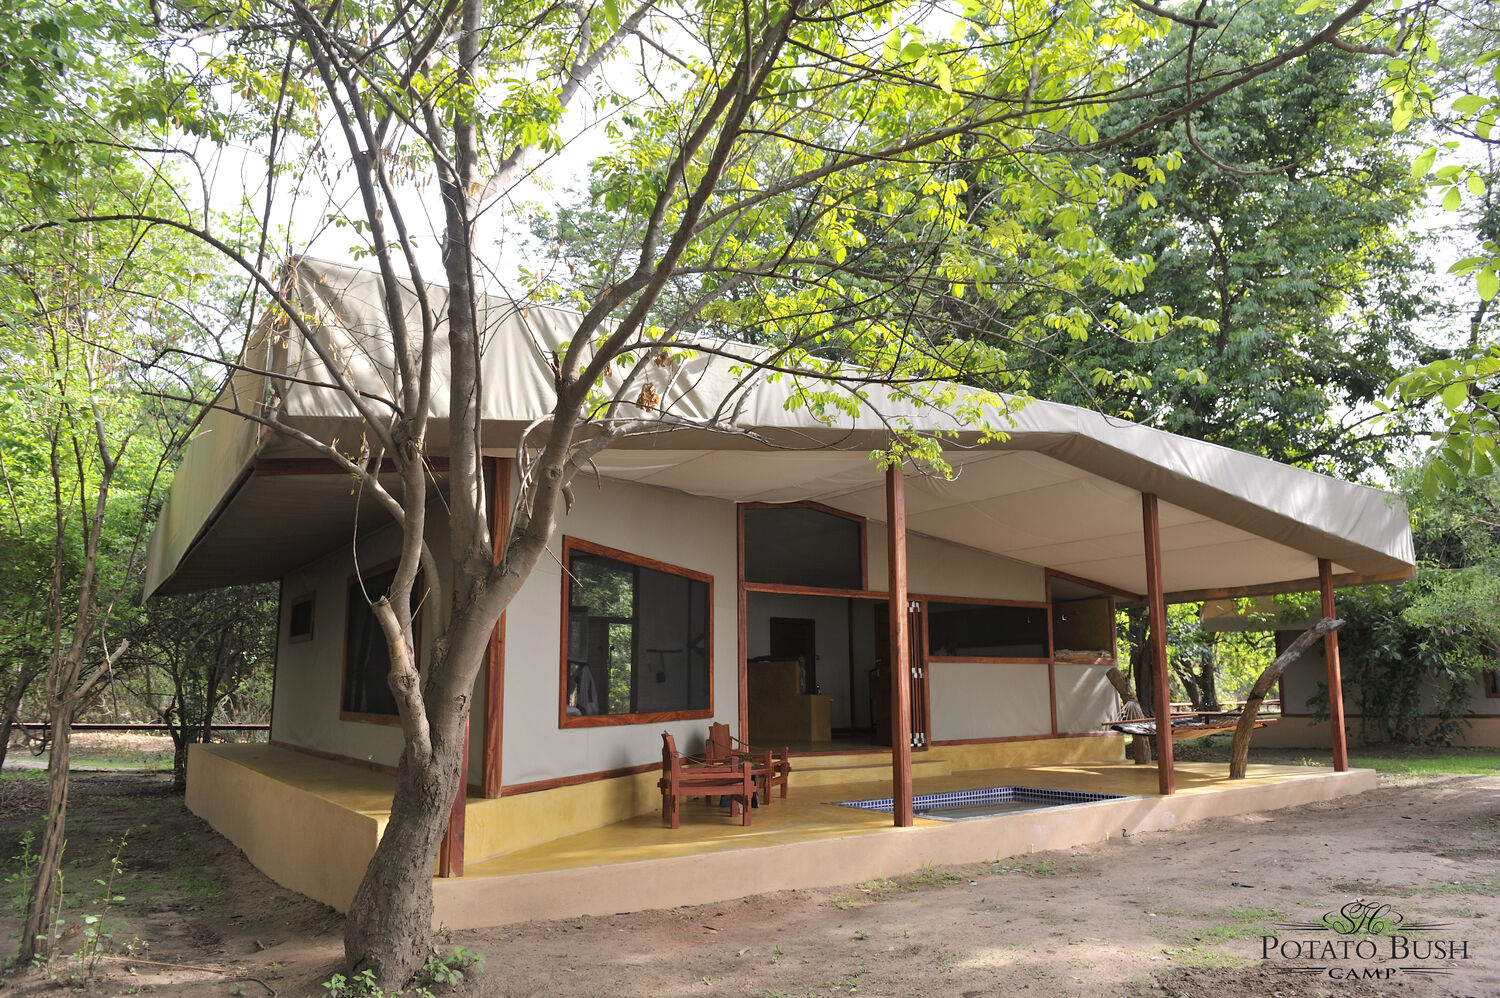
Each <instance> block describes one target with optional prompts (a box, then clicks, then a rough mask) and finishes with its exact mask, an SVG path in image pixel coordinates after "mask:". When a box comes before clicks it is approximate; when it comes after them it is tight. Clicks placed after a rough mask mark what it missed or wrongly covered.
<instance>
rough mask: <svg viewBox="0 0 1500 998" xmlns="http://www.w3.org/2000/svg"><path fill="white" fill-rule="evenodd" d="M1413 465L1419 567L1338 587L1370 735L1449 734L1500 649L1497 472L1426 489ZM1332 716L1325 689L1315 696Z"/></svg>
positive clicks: (1349, 663) (1351, 671) (1409, 476)
mask: <svg viewBox="0 0 1500 998" xmlns="http://www.w3.org/2000/svg"><path fill="white" fill-rule="evenodd" d="M1425 474H1426V473H1425V471H1424V469H1422V468H1420V467H1418V468H1412V469H1408V470H1407V471H1406V472H1405V473H1404V474H1403V476H1402V478H1401V480H1400V481H1401V486H1402V491H1403V493H1404V494H1405V496H1406V498H1407V501H1408V503H1409V504H1410V505H1411V508H1412V520H1413V536H1414V539H1415V541H1416V547H1417V559H1418V564H1417V577H1416V578H1415V579H1413V580H1412V581H1410V582H1407V583H1404V584H1402V585H1400V586H1392V587H1385V586H1376V587H1371V588H1369V589H1357V590H1348V591H1341V592H1340V593H1339V615H1340V616H1341V617H1344V618H1346V619H1347V621H1348V623H1347V624H1346V625H1345V627H1344V629H1343V630H1342V631H1341V632H1340V642H1341V644H1343V645H1344V646H1346V648H1347V654H1346V655H1345V656H1343V658H1342V662H1343V664H1344V677H1345V679H1346V681H1347V682H1348V683H1349V684H1351V685H1352V686H1355V687H1357V689H1358V691H1359V694H1358V695H1359V705H1360V713H1361V722H1360V723H1361V725H1362V726H1363V728H1364V733H1365V736H1366V737H1372V736H1373V737H1374V738H1377V739H1381V740H1385V741H1392V742H1405V743H1416V744H1452V743H1453V742H1454V741H1455V740H1457V739H1459V738H1461V737H1462V731H1463V723H1464V722H1463V719H1462V714H1463V712H1464V711H1465V710H1466V709H1467V706H1468V700H1469V697H1470V696H1471V695H1472V694H1473V689H1474V682H1475V679H1476V677H1477V676H1478V674H1479V671H1480V670H1481V669H1486V668H1493V667H1494V664H1495V657H1496V649H1500V618H1497V617H1496V615H1495V607H1496V605H1497V602H1500V480H1497V479H1496V478H1495V477H1493V476H1484V477H1476V476H1464V477H1462V478H1458V479H1456V481H1455V484H1454V486H1453V487H1451V488H1444V489H1441V490H1438V491H1437V492H1435V493H1433V494H1431V495H1428V494H1427V493H1425V492H1424V491H1423V490H1422V489H1421V487H1420V483H1421V481H1422V479H1423V478H1424V476H1425ZM1313 702H1314V704H1315V706H1316V707H1317V709H1318V710H1319V711H1320V712H1322V714H1323V715H1324V716H1326V711H1327V689H1326V687H1325V688H1322V689H1321V690H1320V693H1319V695H1318V696H1317V697H1316V698H1315V699H1314V701H1313Z"/></svg>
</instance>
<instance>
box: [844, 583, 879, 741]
mask: <svg viewBox="0 0 1500 998" xmlns="http://www.w3.org/2000/svg"><path fill="white" fill-rule="evenodd" d="M850 602H851V603H853V605H854V646H853V648H852V649H851V650H852V651H853V654H854V689H853V690H852V691H851V693H850V698H849V702H850V704H851V706H852V707H853V715H854V716H853V721H852V724H851V726H852V727H855V728H873V727H875V721H874V718H873V716H872V713H871V708H870V670H871V669H873V668H874V667H875V601H874V600H868V599H857V600H851V601H850Z"/></svg>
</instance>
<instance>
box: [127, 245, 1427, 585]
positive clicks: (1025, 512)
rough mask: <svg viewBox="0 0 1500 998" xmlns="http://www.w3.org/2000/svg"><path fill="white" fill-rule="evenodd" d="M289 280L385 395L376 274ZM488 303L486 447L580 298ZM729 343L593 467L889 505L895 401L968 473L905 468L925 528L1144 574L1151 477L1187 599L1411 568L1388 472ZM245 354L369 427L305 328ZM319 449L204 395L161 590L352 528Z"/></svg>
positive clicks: (920, 529) (439, 396)
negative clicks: (813, 381) (564, 306)
mask: <svg viewBox="0 0 1500 998" xmlns="http://www.w3.org/2000/svg"><path fill="white" fill-rule="evenodd" d="M296 287H297V293H298V296H299V298H300V300H301V303H302V305H303V307H304V309H305V310H306V311H307V312H309V313H311V314H312V315H313V316H314V319H315V322H316V329H317V333H318V335H319V336H320V337H321V338H322V339H323V342H324V343H326V344H327V345H328V348H329V350H330V351H331V352H332V353H333V354H334V355H335V356H336V357H338V358H339V359H340V361H341V364H342V366H343V369H344V370H345V371H347V372H348V375H349V376H350V377H351V379H353V380H354V382H355V383H356V384H357V385H358V386H359V387H360V389H361V390H362V391H365V392H367V393H369V394H371V395H374V396H381V395H384V396H385V397H392V395H393V393H392V392H391V391H390V390H389V387H388V386H389V385H390V384H392V382H393V378H392V376H391V374H390V372H391V369H392V367H393V364H392V361H391V346H390V336H389V333H388V331H387V329H386V320H385V316H384V312H383V311H382V309H381V307H380V304H379V303H380V297H379V288H378V279H377V277H376V275H374V274H372V273H369V272H367V271H361V270H353V269H348V268H343V267H339V266H335V265H331V264H325V263H320V262H316V261H303V262H301V263H300V264H299V265H298V267H297V271H296ZM487 304H488V308H487V311H486V313H485V315H484V317H483V319H484V323H485V333H484V344H483V353H482V361H481V368H482V399H481V419H482V423H481V436H482V441H483V446H484V447H485V449H486V451H487V452H490V453H496V454H505V453H513V452H514V448H515V446H516V442H517V439H518V437H519V434H520V433H521V431H522V429H523V428H524V427H525V426H526V425H527V424H529V423H530V422H531V421H532V420H534V419H535V418H537V417H538V416H539V415H541V414H543V413H545V412H547V411H548V410H549V409H550V408H551V405H552V401H553V386H552V378H553V375H552V370H551V366H550V359H551V357H552V356H553V355H554V354H555V352H556V351H558V350H559V349H560V348H561V347H562V346H563V344H564V343H566V342H567V341H568V339H569V337H570V335H571V331H572V330H573V329H574V328H576V324H577V319H578V316H577V315H576V314H575V313H572V312H568V311H565V310H561V309H554V308H546V307H540V306H530V305H523V304H519V303H515V302H511V301H508V300H504V299H489V300H488V303H487ZM415 317H416V316H415V305H414V304H413V308H412V318H413V319H415ZM715 348H716V349H717V350H719V351H721V353H720V354H719V355H706V354H700V355H697V356H695V357H693V358H692V359H688V360H685V361H683V362H681V363H678V364H673V365H668V366H665V367H662V368H660V369H658V370H657V371H654V372H653V373H654V375H655V376H656V378H657V387H658V390H659V392H660V395H661V398H662V400H663V401H662V407H663V409H664V410H666V411H669V412H672V413H676V414H679V415H683V416H686V417H691V418H692V419H694V420H707V419H711V418H712V419H716V420H717V422H718V423H719V424H720V426H719V428H718V429H717V430H714V431H710V430H704V429H679V430H674V431H672V432H664V433H660V434H653V435H650V436H645V437H640V438H635V439H632V440H629V441H627V442H626V443H624V444H623V445H620V446H617V447H614V448H611V449H610V450H607V451H606V452H604V453H603V454H602V455H600V457H599V458H598V459H597V460H596V462H595V463H596V464H597V466H598V469H599V472H600V474H603V475H605V476H607V477H610V478H618V479H624V480H628V481H634V482H640V483H643V484H648V485H653V486H657V487H661V488H668V489H675V490H678V491H681V492H686V493H690V494H693V495H699V496H707V497H712V498H716V499H722V500H726V501H762V502H788V501H795V500H807V499H812V500H817V501H820V502H824V503H827V504H829V505H831V506H836V507H838V508H840V509H844V510H848V511H849V512H852V513H857V514H861V515H864V516H868V517H870V518H871V519H875V520H880V519H883V517H884V515H885V499H884V491H883V486H882V476H881V473H880V471H879V469H878V468H877V467H876V465H875V464H874V463H873V462H872V461H871V460H870V459H869V452H870V450H871V449H872V448H875V447H879V446H882V445H883V444H884V443H885V442H886V440H887V430H886V422H885V419H888V418H890V417H893V416H899V417H904V418H905V419H907V420H908V421H910V423H911V424H912V425H913V426H916V427H920V428H924V429H927V430H931V431H934V432H942V433H944V434H951V437H950V438H948V440H949V442H948V443H946V444H945V447H946V448H947V450H946V457H947V459H948V460H949V462H950V463H951V464H952V465H953V468H954V470H955V472H956V474H955V476H954V477H953V479H952V480H942V479H940V478H937V477H933V476H924V475H918V474H912V475H911V476H910V477H909V478H908V485H907V523H908V529H909V530H911V531H913V532H916V533H921V534H927V535H930V536H933V537H939V538H943V539H946V540H950V541H954V542H956V543H959V544H965V545H968V546H971V547H974V548H978V549H980V550H984V551H989V552H992V553H995V554H999V555H1004V556H1006V557H1009V558H1014V559H1017V560H1020V561H1023V562H1028V563H1030V564H1034V565H1038V566H1043V567H1046V568H1051V569H1054V570H1058V571H1062V572H1067V573H1070V574H1072V575H1077V576H1080V577H1083V578H1087V579H1092V580H1095V581H1097V582H1100V583H1103V584H1105V585H1107V586H1110V587H1113V588H1116V589H1119V590H1122V591H1124V592H1128V593H1142V592H1144V591H1145V588H1146V580H1145V562H1144V556H1143V542H1142V521H1141V494H1142V493H1153V494H1155V495H1156V496H1157V497H1158V498H1159V500H1160V516H1161V545H1162V558H1163V582H1164V586H1165V588H1166V590H1167V592H1168V593H1169V594H1171V595H1172V596H1173V597H1175V598H1178V599H1186V598H1193V597H1195V596H1196V597H1202V596H1224V595H1237V594H1251V593H1261V592H1276V591H1295V590H1303V589H1313V588H1316V578H1317V574H1318V559H1320V558H1328V559H1330V561H1331V562H1332V563H1333V571H1334V574H1335V577H1336V580H1337V581H1339V582H1340V584H1354V583H1361V582H1370V581H1383V580H1390V579H1396V578H1405V577H1407V576H1409V575H1410V574H1411V571H1412V565H1413V552H1412V540H1411V526H1410V520H1409V517H1408V515H1407V512H1406V510H1405V508H1404V507H1403V506H1402V505H1401V503H1400V502H1399V501H1398V500H1396V499H1395V498H1394V497H1392V496H1390V495H1388V494H1386V493H1384V492H1382V491H1380V490H1378V489H1373V488H1369V487H1366V486H1361V485H1354V484H1351V483H1348V482H1343V481H1339V480H1337V479H1334V478H1330V477H1328V476H1325V475H1320V474H1316V473H1314V472H1310V471H1306V470H1303V469H1300V468H1292V467H1288V466H1285V465H1281V464H1277V463H1275V462H1273V461H1268V460H1266V459H1264V458H1260V457H1256V456H1254V455H1250V454H1244V453H1241V452H1238V451H1234V450H1230V449H1228V448H1225V447H1220V446H1217V445H1215V444H1209V443H1204V442H1202V441H1198V440H1191V439H1188V438H1186V437H1180V436H1176V435H1173V434H1170V433H1166V432H1163V431H1160V430H1155V429H1151V428H1149V427H1144V426H1139V425H1136V424H1133V423H1129V422H1126V421H1124V420H1119V419H1113V418H1110V417H1106V416H1101V415H1100V414H1098V413H1095V412H1090V411H1087V410H1083V409H1078V408H1074V407H1071V406H1064V405H1057V404H1053V403H1047V402H1032V403H1030V404H1029V405H1027V406H1025V407H1024V408H1023V409H1021V410H1020V412H1019V413H1017V414H1016V415H1015V416H1014V417H1013V420H1012V418H1011V417H1007V416H1005V415H1004V414H1001V413H997V412H993V411H991V412H990V421H991V425H993V426H996V427H999V428H1003V429H1005V430H1006V433H1007V435H1006V438H1005V439H1004V440H990V441H985V440H983V439H982V437H983V436H984V434H983V433H982V432H981V431H980V429H978V428H975V427H972V426H967V425H964V424H963V423H961V422H960V421H959V420H958V419H957V418H956V417H955V416H954V415H952V412H953V407H951V406H948V407H945V408H944V409H943V410H939V409H937V408H932V407H924V406H921V405H919V404H916V403H913V402H911V401H908V400H893V399H891V398H889V397H888V396H884V395H882V394H881V393H878V392H877V393H874V398H873V400H872V405H871V408H869V409H867V410H865V411H863V412H862V413H861V414H860V415H859V416H857V417H850V416H840V417H839V418H838V419H837V421H835V422H831V423H824V422H819V421H818V420H817V419H815V418H813V416H811V415H810V414H809V413H808V412H807V411H806V409H805V408H804V407H802V406H798V405H788V402H789V400H790V399H791V397H792V393H793V392H794V391H795V386H794V384H793V383H792V381H791V379H789V378H787V379H782V380H779V381H771V380H768V379H766V378H764V377H759V376H756V377H750V378H742V376H741V373H740V372H738V371H736V369H735V365H734V363H733V359H732V356H731V357H725V356H723V355H722V352H723V351H727V352H729V353H730V354H731V355H734V354H738V355H740V356H744V355H745V353H744V351H745V349H746V348H744V347H742V346H736V345H732V344H715ZM244 363H245V365H246V366H248V367H251V368H254V369H256V370H264V371H267V372H269V377H262V376H259V375H255V374H251V373H246V372H241V373H240V374H238V375H236V377H235V378H234V379H233V380H232V381H231V383H230V384H229V385H228V386H226V389H225V395H224V396H221V398H223V399H225V400H226V401H228V399H229V396H231V395H232V396H233V398H234V399H236V400H237V401H238V404H239V405H241V406H244V405H247V404H263V403H265V402H266V400H267V399H268V398H269V397H270V388H271V386H272V385H274V387H275V395H276V397H277V399H278V404H279V407H280V414H281V418H282V419H283V420H284V421H286V422H287V423H289V424H292V425H295V426H297V427H298V428H300V429H302V430H305V431H306V432H308V433H310V434H312V435H314V436H315V437H317V438H319V439H322V440H332V439H336V438H337V439H341V440H344V441H357V440H358V439H359V433H360V430H359V423H358V421H357V419H356V418H355V416H354V412H353V409H352V407H351V406H350V405H349V402H348V400H347V399H346V398H344V397H343V396H342V395H340V394H339V393H338V392H336V391H332V390H330V389H326V388H320V387H315V386H314V385H312V384H309V383H308V382H314V383H316V382H322V381H327V380H328V376H327V371H326V369H325V367H324V365H323V363H322V361H321V360H320V359H319V358H318V357H317V356H316V355H315V354H314V353H313V352H312V351H311V350H310V349H308V348H307V347H306V345H305V344H303V343H301V341H300V340H299V338H298V337H297V336H296V335H295V334H294V335H291V336H273V335H269V334H268V333H267V331H265V330H262V331H261V333H260V334H259V335H257V336H256V337H254V338H253V339H252V341H251V342H250V343H249V344H247V347H246V351H245V355H244ZM616 383H617V382H616ZM435 385H436V387H435V390H434V403H433V404H434V416H435V417H437V419H436V421H435V426H434V430H433V433H432V435H431V440H432V444H433V448H434V451H435V452H436V453H439V454H441V453H442V451H443V448H444V444H445V436H446V432H445V430H446V428H445V426H444V424H443V422H442V416H443V415H445V413H446V408H447V388H446V367H445V366H444V365H443V364H441V363H439V364H438V370H437V376H436V378H435ZM608 387H613V384H612V385H610V386H608ZM959 391H962V389H959ZM733 431H741V432H733ZM309 457H311V455H310V454H309V453H308V452H307V451H306V450H305V449H303V448H301V447H300V446H298V445H295V444H293V443H292V442H291V441H289V440H288V439H286V438H283V437H278V436H275V435H268V434H266V433H264V432H262V431H261V428H260V427H259V426H257V425H256V424H253V423H250V422H248V421H245V420H243V419H239V418H238V417H235V416H232V415H229V414H227V413H222V412H214V413H211V414H210V415H209V416H208V417H207V418H205V419H204V421H203V425H202V426H201V427H200V430H199V432H198V435H197V436H196V437H195V439H194V441H193V443H192V444H191V445H190V447H189V450H188V453H187V455H186V457H185V458H184V461H183V464H182V467H181V469H180V470H179V471H178V474H177V477H176V480H175V481H174V483H173V487H172V492H171V495H170V496H169V498H168V502H167V506H166V508H165V509H164V511H163V514H162V517H161V521H160V522H159V523H158V525H157V529H156V533H155V534H154V535H153V537H152V543H151V560H150V569H149V576H148V583H147V591H148V592H152V591H160V592H178V591H187V590H191V589H198V588H208V587H212V586H216V585H227V584H231V583H235V582H248V581H258V580H267V579H274V578H278V577H280V576H281V575H282V574H284V573H285V572H286V571H287V570H288V569H290V568H292V567H295V565H297V564H300V563H303V562H305V561H307V560H309V559H311V558H313V557H316V556H317V555H319V554H322V553H324V552H325V551H327V550H330V549H331V548H332V547H334V546H336V545H337V544H339V543H341V542H343V541H346V540H347V538H348V536H349V531H350V529H351V522H352V521H351V517H352V516H353V514H354V502H353V498H354V497H353V496H351V495H350V494H349V493H350V492H351V489H350V483H349V480H348V478H347V477H345V476H341V475H316V474H291V473H288V472H289V471H290V470H295V469H296V468H297V467H298V466H297V465H294V464H290V463H289V460H298V459H307V458H309ZM315 468H316V465H313V464H309V465H307V466H305V468H304V469H303V470H312V469H315ZM330 479H331V480H334V481H335V484H334V485H332V486H330V485H329V480H330ZM361 508H362V510H363V511H364V516H363V519H364V520H365V521H366V524H367V525H373V524H375V523H377V522H379V513H378V511H375V510H374V509H373V508H372V504H370V503H369V502H368V501H366V502H365V503H364V504H363V506H362V507H361ZM318 538H323V542H322V547H321V549H320V548H319V543H320V542H319V541H318Z"/></svg>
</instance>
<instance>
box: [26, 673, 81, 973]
mask: <svg viewBox="0 0 1500 998" xmlns="http://www.w3.org/2000/svg"><path fill="white" fill-rule="evenodd" d="M73 707H74V704H73V702H72V701H65V702H64V704H63V705H62V706H61V707H60V708H59V709H58V710H56V711H54V712H53V716H52V717H51V718H49V720H50V721H51V722H52V754H51V756H50V757H49V758H48V760H47V790H48V797H47V823H46V826H45V827H44V828H43V830H42V842H41V846H40V847H39V849H38V850H37V874H36V881H35V886H34V887H33V888H32V891H31V896H30V898H29V899H28V901H27V904H26V925H25V927H24V928H23V929H22V931H21V945H20V950H19V952H18V954H17V957H16V962H17V963H18V964H20V965H21V966H26V965H28V964H30V963H31V962H32V961H33V960H35V959H36V958H37V957H45V956H47V955H48V954H50V953H51V952H52V944H53V942H54V936H53V933H54V932H55V930H56V925H55V922H56V919H55V918H54V912H53V908H54V906H55V905H56V904H57V880H58V871H59V870H60V869H61V868H62V856H63V846H64V845H66V843H67V822H68V751H69V748H70V747H71V742H72V738H73Z"/></svg>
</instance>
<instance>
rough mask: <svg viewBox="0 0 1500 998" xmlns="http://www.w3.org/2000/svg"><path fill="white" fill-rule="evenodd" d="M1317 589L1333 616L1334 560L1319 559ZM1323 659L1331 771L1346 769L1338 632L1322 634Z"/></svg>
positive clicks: (1325, 612)
mask: <svg viewBox="0 0 1500 998" xmlns="http://www.w3.org/2000/svg"><path fill="white" fill-rule="evenodd" d="M1318 588H1319V589H1321V590H1322V593H1323V616H1324V617H1326V618H1332V617H1333V562H1331V561H1329V560H1328V559H1327V558H1319V559H1318ZM1323 660H1324V661H1325V662H1326V663H1327V664H1328V734H1329V737H1330V739H1331V742H1332V745H1333V771H1334V772H1335V773H1342V772H1344V771H1345V770H1347V769H1348V768H1349V738H1348V734H1347V733H1346V732H1345V731H1344V678H1343V673H1342V670H1341V669H1340V667H1339V632H1338V631H1329V632H1328V633H1327V634H1325V635H1323Z"/></svg>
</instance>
